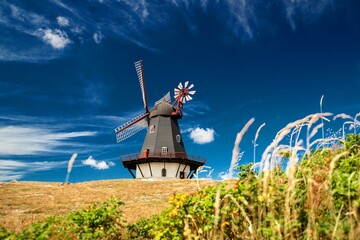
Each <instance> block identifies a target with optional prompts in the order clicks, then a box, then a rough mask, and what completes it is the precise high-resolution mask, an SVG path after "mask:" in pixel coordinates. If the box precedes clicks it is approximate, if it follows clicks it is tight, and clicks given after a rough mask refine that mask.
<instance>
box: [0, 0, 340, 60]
mask: <svg viewBox="0 0 360 240" xmlns="http://www.w3.org/2000/svg"><path fill="white" fill-rule="evenodd" d="M335 1H336V0H296V1H295V0H275V1H273V2H272V3H265V2H266V1H265V2H264V1H262V0H224V1H213V0H200V1H193V0H172V1H167V2H164V3H162V4H161V5H159V4H158V3H157V2H156V1H152V0H138V1H134V0H121V1H105V0H104V1H86V3H84V2H81V1H80V2H77V1H62V0H49V1H44V2H41V3H39V5H40V6H43V7H42V8H41V7H40V8H38V9H37V12H34V11H31V10H28V9H25V7H22V5H21V4H20V3H18V2H14V3H9V2H8V1H2V2H1V3H0V23H1V24H0V30H1V28H3V29H5V30H7V31H8V32H10V34H8V35H7V36H6V38H7V39H5V38H3V39H0V60H3V61H36V60H37V58H39V59H40V60H46V59H52V58H55V57H60V56H62V54H61V53H60V52H61V51H57V52H51V53H50V55H51V57H48V58H46V56H44V54H41V52H46V49H45V51H44V49H40V50H39V51H36V49H38V48H41V45H40V44H41V43H42V44H44V42H45V43H46V44H47V45H48V46H50V47H52V48H53V49H54V50H59V49H64V48H65V47H66V46H68V44H70V42H73V43H74V44H76V43H77V42H80V43H84V42H88V41H95V42H96V43H98V44H100V43H101V42H102V39H103V36H104V33H106V34H107V35H111V36H114V37H118V38H121V39H124V40H126V41H129V42H131V43H132V44H134V45H137V46H139V47H142V48H145V49H148V50H151V51H159V50H158V49H157V48H156V47H155V46H156V42H153V41H152V38H151V36H153V35H154V34H157V33H158V31H159V30H161V29H169V28H171V27H173V24H174V23H176V22H178V21H182V22H186V23H187V25H188V27H189V30H190V32H197V31H198V30H199V29H198V28H199V27H198V25H199V24H198V22H197V18H196V17H195V16H196V14H197V12H195V11H199V10H200V11H202V12H203V14H205V15H208V16H211V15H214V16H221V17H216V19H218V20H217V21H220V22H221V23H222V24H224V25H225V26H227V29H228V30H227V31H224V32H221V33H219V34H220V35H221V34H225V35H226V34H228V33H234V34H235V35H236V36H237V37H239V38H247V39H252V38H255V37H256V36H257V34H256V33H258V32H260V31H262V30H263V29H264V28H268V27H271V26H274V25H275V26H276V24H279V22H274V21H279V19H282V20H281V21H283V20H285V21H288V22H289V25H290V27H291V28H292V29H293V30H296V23H297V22H298V21H301V22H311V21H313V20H314V19H317V18H318V17H319V16H321V15H322V14H323V13H324V12H325V11H327V10H328V9H331V8H334V6H335V5H334V2H335ZM44 9H46V11H45V10H44ZM93 9H96V11H94V10H93ZM58 12H61V13H62V14H61V16H58ZM55 14H56V15H55ZM274 14H276V15H277V16H280V18H278V17H277V18H272V17H271V16H273V15H274ZM54 15H55V16H58V17H57V18H56V19H54V17H53V16H54ZM269 16H270V17H269ZM70 19H71V21H70ZM274 19H276V20H274ZM58 27H62V28H64V27H66V28H67V29H66V32H65V31H64V30H59V29H57V28H58ZM39 29H40V30H41V31H39ZM98 29H101V32H100V31H99V30H98ZM12 31H15V32H16V34H15V33H14V34H13V32H12ZM19 33H20V35H19ZM22 34H23V35H26V36H27V37H30V38H33V39H32V41H26V42H29V43H30V42H31V44H29V46H24V41H23V38H24V37H23V36H21V35H22ZM19 36H20V37H19ZM70 39H71V40H70ZM36 40H37V41H36ZM39 40H41V41H39ZM14 42H15V43H17V44H15V45H19V46H22V47H14ZM21 56H24V57H21Z"/></svg>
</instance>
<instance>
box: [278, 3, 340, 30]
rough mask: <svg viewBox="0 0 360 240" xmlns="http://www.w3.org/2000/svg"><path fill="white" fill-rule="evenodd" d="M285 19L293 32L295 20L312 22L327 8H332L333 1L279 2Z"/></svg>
mask: <svg viewBox="0 0 360 240" xmlns="http://www.w3.org/2000/svg"><path fill="white" fill-rule="evenodd" d="M281 2H282V4H283V6H284V11H285V14H286V17H287V19H288V21H289V24H290V26H291V28H292V29H293V30H295V29H296V18H300V19H301V18H302V19H305V20H310V21H311V20H313V19H314V18H316V17H318V16H319V15H321V14H322V13H323V12H324V11H325V10H326V9H327V8H329V7H332V6H334V3H333V2H334V0H318V1H309V0H296V1H294V0H281Z"/></svg>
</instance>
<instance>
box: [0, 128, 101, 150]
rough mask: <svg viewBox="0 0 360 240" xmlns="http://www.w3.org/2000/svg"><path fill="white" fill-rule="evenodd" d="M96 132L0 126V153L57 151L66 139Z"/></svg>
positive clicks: (93, 134) (91, 134)
mask: <svg viewBox="0 0 360 240" xmlns="http://www.w3.org/2000/svg"><path fill="white" fill-rule="evenodd" d="M95 135H96V132H90V131H83V132H56V131H55V130H53V129H49V128H42V127H34V126H30V127H26V126H6V127H0V155H34V154H38V153H46V152H47V153H49V152H54V151H59V148H60V147H64V146H66V145H69V143H67V142H66V141H68V140H71V139H74V138H78V137H91V136H95Z"/></svg>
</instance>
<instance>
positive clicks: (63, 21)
mask: <svg viewBox="0 0 360 240" xmlns="http://www.w3.org/2000/svg"><path fill="white" fill-rule="evenodd" d="M56 21H57V23H58V24H59V26H61V27H67V26H69V24H70V22H69V19H67V18H66V17H62V16H58V17H57V18H56Z"/></svg>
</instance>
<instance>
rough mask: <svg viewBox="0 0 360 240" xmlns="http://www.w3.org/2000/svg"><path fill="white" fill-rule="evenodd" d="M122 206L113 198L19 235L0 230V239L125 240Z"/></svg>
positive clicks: (41, 224) (55, 218)
mask: <svg viewBox="0 0 360 240" xmlns="http://www.w3.org/2000/svg"><path fill="white" fill-rule="evenodd" d="M121 205H123V202H121V201H120V200H118V199H116V198H110V200H108V201H106V202H103V203H98V204H93V205H91V206H89V207H87V208H85V209H83V210H80V211H73V212H71V213H70V214H69V215H67V216H65V217H55V216H53V217H49V218H47V219H46V220H45V221H41V222H37V223H34V224H31V225H30V226H29V227H27V228H26V229H25V230H24V231H23V232H21V233H19V234H16V233H15V232H13V231H12V232H7V231H6V230H5V229H4V228H0V239H24V240H25V239H39V240H40V239H89V240H90V239H122V234H123V232H122V230H123V229H124V228H125V222H124V217H123V215H122V212H121V210H120V206H121Z"/></svg>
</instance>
